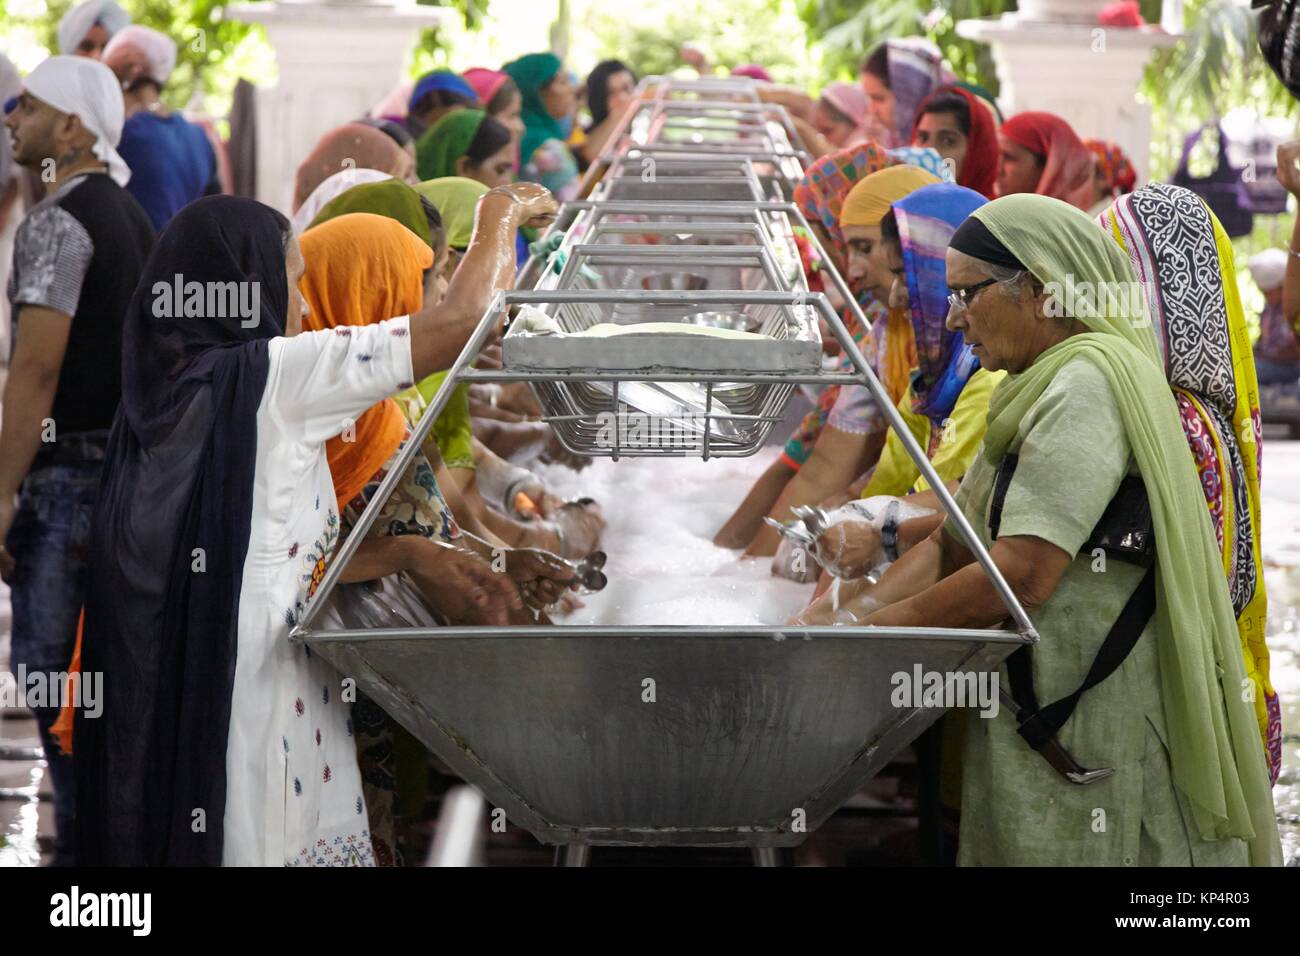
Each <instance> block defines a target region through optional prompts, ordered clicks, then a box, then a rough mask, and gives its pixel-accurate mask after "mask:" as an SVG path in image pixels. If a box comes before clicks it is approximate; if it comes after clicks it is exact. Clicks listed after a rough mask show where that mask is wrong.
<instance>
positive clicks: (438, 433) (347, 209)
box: [308, 179, 486, 468]
mask: <svg viewBox="0 0 1300 956" xmlns="http://www.w3.org/2000/svg"><path fill="white" fill-rule="evenodd" d="M485 189H486V187H485ZM428 198H429V201H430V202H432V203H433V204H434V206H435V208H438V210H439V212H440V213H441V211H442V210H441V207H439V206H438V203H437V202H436V201H435V200H434V199H433V198H432V197H428ZM351 212H369V213H374V214H375V215H377V216H386V217H387V218H389V219H395V220H396V221H397V222H400V223H401V224H402V225H403V226H405V227H406V228H407V229H410V230H411V231H412V232H413V233H415V234H416V235H417V236H419V237H420V238H421V239H423V240H424V241H425V242H427V243H428V244H429V245H430V246H432V245H433V234H432V233H431V232H430V231H429V217H428V215H426V214H425V211H424V203H423V202H422V200H421V195H420V193H419V192H416V190H415V189H414V188H412V187H411V186H408V185H407V184H406V183H404V182H402V181H401V180H398V179H386V180H384V181H383V182H379V183H365V184H363V185H360V186H353V187H352V188H351V189H349V190H347V191H346V192H344V193H340V194H339V195H338V196H336V197H334V198H333V199H331V200H330V201H329V202H327V203H326V204H325V205H324V206H323V207H322V208H321V211H320V212H319V213H317V214H316V218H315V219H313V220H312V221H311V226H309V227H308V229H309V230H310V229H311V228H312V227H314V226H318V225H320V224H321V223H322V222H326V221H328V220H330V219H334V218H336V217H338V216H343V215H346V214H348V213H351ZM470 216H471V219H470V225H471V227H472V226H473V218H472V217H473V212H472V211H471V213H470ZM443 228H444V231H446V230H447V226H446V224H445V223H444V224H443ZM467 242H468V240H467ZM434 251H435V252H436V251H437V250H436V249H435V250H434ZM446 377H447V372H436V373H434V374H433V375H430V376H429V377H428V378H426V379H424V380H423V381H421V382H420V383H419V384H418V386H417V388H418V389H419V391H420V394H421V395H422V396H423V401H425V402H428V401H432V400H433V396H434V395H436V394H437V392H438V388H439V386H441V385H442V382H443V380H444V379H445V378H446ZM410 391H412V392H414V389H412V390H410ZM398 397H399V398H401V397H402V396H401V395H399V396H398ZM412 397H414V396H408V399H409V398H412ZM399 404H400V405H401V407H402V410H403V411H404V412H406V413H407V418H408V421H410V424H411V425H412V426H414V425H415V424H416V423H417V422H418V421H419V415H418V414H414V415H413V414H411V410H412V409H413V408H414V409H415V410H416V411H417V412H418V411H419V409H421V408H422V407H423V405H422V404H421V403H420V402H419V401H416V402H414V403H413V402H412V401H409V400H408V401H402V402H399ZM433 438H434V441H435V442H436V443H437V447H438V450H439V452H440V454H441V455H442V458H443V461H445V462H446V463H447V466H448V467H450V468H473V467H474V432H473V422H472V420H471V418H470V412H469V385H468V384H461V385H458V386H456V391H455V392H453V393H452V396H451V400H450V401H449V402H448V403H447V405H446V406H445V407H444V408H443V410H442V413H441V414H439V415H438V418H437V420H436V421H435V422H434V423H433Z"/></svg>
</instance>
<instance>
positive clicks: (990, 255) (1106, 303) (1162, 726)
mask: <svg viewBox="0 0 1300 956" xmlns="http://www.w3.org/2000/svg"><path fill="white" fill-rule="evenodd" d="M1205 215H1206V216H1208V211H1207V212H1206V213H1205ZM947 281H948V286H949V288H950V289H951V290H952V292H953V300H952V302H953V305H954V308H953V310H952V312H951V313H950V315H949V318H948V325H949V327H950V328H952V329H955V330H957V331H960V332H961V334H962V336H963V338H964V339H965V342H966V344H968V345H969V346H970V347H971V348H972V350H973V351H974V353H975V355H976V356H978V357H979V359H980V362H981V364H982V365H983V366H984V367H985V368H987V369H990V370H999V369H1005V370H1006V371H1007V372H1008V373H1009V374H1008V375H1007V377H1006V378H1005V379H1003V381H1002V382H1001V383H1000V384H999V385H998V387H997V390H996V391H995V392H994V394H993V397H992V399H991V401H990V404H989V414H988V425H987V430H986V432H985V436H984V443H983V446H982V449H981V452H980V454H979V455H978V456H977V458H976V460H975V462H974V463H973V464H972V466H971V468H970V470H969V471H967V473H966V476H965V478H964V479H963V480H962V483H961V487H960V488H959V489H958V492H957V495H956V500H957V504H958V506H959V507H960V508H961V509H962V511H963V512H964V513H965V515H966V516H967V518H968V519H969V520H970V523H971V524H972V526H973V527H974V531H975V534H976V535H977V536H978V537H979V539H980V543H981V545H982V546H983V547H984V548H985V549H987V551H988V554H989V556H990V557H991V558H992V560H993V562H994V564H995V565H996V566H997V567H998V569H999V571H1000V572H1001V574H1002V576H1003V577H1004V578H1005V580H1006V582H1007V584H1008V585H1009V586H1010V588H1011V590H1012V592H1013V593H1014V594H1015V596H1016V598H1017V599H1018V600H1019V602H1020V604H1021V605H1022V606H1023V607H1024V608H1025V609H1026V610H1027V611H1028V613H1029V616H1030V619H1031V621H1032V622H1033V624H1034V627H1035V629H1036V630H1037V631H1038V632H1039V634H1040V635H1041V640H1040V642H1039V643H1038V644H1037V645H1035V646H1034V647H1032V649H1031V648H1028V647H1025V648H1021V649H1019V650H1017V651H1016V652H1015V653H1014V654H1013V655H1012V656H1011V657H1010V658H1008V660H1007V662H1006V664H1005V665H1004V670H1002V671H1000V672H999V678H1000V681H1001V686H1002V687H1003V688H1010V693H1011V695H1012V697H1013V698H1014V700H1015V703H1016V706H1015V707H1014V708H1013V707H1003V708H1001V709H1000V710H999V712H998V713H997V714H995V715H991V716H989V717H987V718H986V719H969V720H967V721H966V737H965V743H964V747H963V751H962V766H963V778H962V822H961V834H960V849H959V857H958V859H959V862H960V863H962V864H966V865H972V864H973V865H981V864H985V865H1009V864H1022V865H1023V864H1029V865H1066V864H1069V865H1103V866H1120V865H1123V866H1135V865H1147V866H1152V865H1164V866H1187V865H1201V866H1206V865H1208V866H1225V865H1247V864H1252V865H1257V866H1258V865H1278V864H1279V863H1280V860H1281V847H1280V844H1279V839H1278V832H1277V822H1276V818H1275V814H1274V808H1273V802H1272V799H1271V795H1270V793H1269V779H1268V773H1267V770H1266V765H1265V760H1264V753H1263V749H1262V748H1261V746H1260V740H1259V731H1258V728H1257V726H1256V721H1255V714H1254V712H1253V709H1252V706H1251V704H1250V703H1249V702H1248V701H1247V700H1245V699H1244V697H1245V696H1246V695H1244V694H1243V693H1242V687H1243V686H1246V683H1245V681H1246V678H1245V674H1244V669H1243V662H1242V650H1241V645H1240V640H1239V636H1238V631H1237V624H1236V619H1235V616H1234V610H1233V603H1232V598H1231V595H1230V593H1229V589H1228V584H1227V581H1226V580H1225V576H1224V567H1223V559H1222V555H1221V553H1220V549H1219V546H1218V545H1217V543H1216V539H1215V533H1214V529H1213V525H1212V523H1211V518H1210V514H1209V511H1208V509H1207V508H1206V507H1205V505H1204V503H1203V502H1204V497H1203V495H1202V491H1201V484H1200V479H1199V478H1198V474H1197V468H1196V463H1195V461H1194V459H1193V457H1192V455H1190V454H1189V453H1188V445H1187V442H1186V439H1185V436H1184V433H1183V426H1182V423H1181V417H1180V412H1179V407H1178V404H1177V402H1176V400H1175V397H1174V393H1173V391H1171V388H1170V383H1169V381H1168V380H1167V379H1166V377H1165V371H1164V367H1163V362H1162V359H1161V354H1160V349H1159V346H1158V344H1157V340H1156V336H1154V335H1153V334H1152V323H1151V316H1150V314H1149V313H1148V311H1147V306H1146V304H1145V302H1144V301H1143V300H1142V299H1141V298H1140V297H1139V298H1137V299H1136V301H1135V299H1134V298H1133V297H1132V296H1130V295H1129V294H1128V293H1129V292H1130V290H1132V289H1134V288H1136V287H1137V280H1136V274H1135V272H1134V269H1133V266H1132V265H1131V263H1130V261H1129V257H1128V256H1127V255H1126V254H1125V252H1124V251H1123V250H1122V249H1121V248H1120V246H1119V244H1118V243H1117V242H1115V241H1114V238H1113V237H1112V236H1111V235H1108V234H1107V233H1106V232H1103V231H1102V230H1100V229H1098V228H1097V226H1096V225H1095V224H1094V223H1093V221H1092V220H1091V219H1090V218H1088V216H1086V215H1084V214H1083V213H1082V212H1080V211H1079V210H1078V209H1076V208H1073V207H1071V206H1069V205H1068V204H1066V203H1063V202H1061V201H1060V200H1056V199H1052V198H1049V197H1046V196H1037V195H1030V194H1025V195H1015V196H1007V197H1004V198H1002V199H998V200H995V201H994V202H991V203H989V204H988V205H986V206H983V207H981V208H979V209H977V210H975V211H974V213H972V215H971V216H970V218H969V219H967V220H966V222H965V223H963V224H962V226H961V227H960V228H959V229H958V230H957V232H956V233H955V234H954V235H953V237H952V239H951V241H950V243H949V249H948V253H947ZM1084 283H1086V284H1087V285H1086V287H1085V286H1084ZM1072 288H1077V289H1079V290H1080V294H1079V295H1075V294H1072V293H1071V291H1070V290H1071V289H1072ZM1084 288H1086V289H1087V290H1088V293H1087V294H1084V293H1083V292H1082V290H1083V289H1084ZM1063 290H1065V291H1063ZM852 591H853V593H851V594H850V595H849V596H848V597H847V599H846V595H845V593H844V590H843V589H842V590H841V593H840V595H839V596H838V604H839V610H838V611H837V610H835V602H834V601H832V600H825V601H823V602H821V603H819V604H815V605H814V606H813V607H812V608H810V609H809V610H808V611H806V612H805V613H804V614H803V615H801V617H800V618H798V619H796V621H795V622H794V623H795V624H796V625H799V624H825V623H830V622H832V621H836V620H839V621H841V622H843V623H857V624H863V625H868V626H872V625H875V626H882V627H890V628H898V627H943V628H987V627H991V626H996V625H998V624H1000V623H1001V622H1003V621H1004V620H1006V618H1007V608H1006V606H1005V605H1004V604H1003V602H1002V600H1001V598H1000V596H999V594H998V591H997V589H996V588H995V587H994V585H993V583H992V582H991V581H990V580H989V578H988V576H987V574H986V573H985V572H984V569H983V568H982V567H981V566H980V565H979V564H978V562H976V560H975V556H974V554H973V553H972V550H971V548H970V546H969V545H968V543H967V541H966V540H965V538H964V537H963V535H962V533H961V532H960V531H959V530H958V529H957V527H956V526H955V524H954V523H953V522H951V521H947V522H944V523H943V524H942V525H941V526H940V527H937V528H935V530H934V532H933V533H932V534H931V535H930V536H929V537H927V538H926V539H925V540H923V541H921V542H920V543H919V544H917V545H916V546H915V547H914V548H912V549H911V550H910V551H908V552H907V553H906V554H904V555H903V556H902V557H901V558H900V559H899V560H898V561H897V562H895V563H894V564H893V565H892V566H891V567H890V568H889V570H888V571H887V572H886V573H885V574H884V576H883V577H882V578H881V579H880V581H879V583H877V584H876V585H865V586H861V587H856V588H854V589H852ZM1040 702H1041V703H1042V704H1043V705H1045V706H1043V707H1041V708H1040V706H1039V704H1040ZM1013 711H1014V712H1015V713H1013ZM1035 750H1038V751H1039V753H1036V752H1035ZM1062 752H1064V753H1065V754H1067V755H1072V756H1073V759H1075V760H1077V761H1079V762H1080V763H1081V764H1083V765H1086V766H1088V767H1100V768H1108V769H1110V770H1111V771H1112V772H1111V773H1109V774H1106V775H1104V777H1103V778H1100V779H1096V780H1095V782H1092V783H1090V784H1089V785H1087V786H1082V785H1080V784H1079V782H1078V781H1077V780H1075V779H1072V778H1070V777H1069V776H1068V775H1067V773H1066V772H1065V771H1066V769H1068V765H1067V761H1066V760H1064V759H1063V758H1062V757H1061V754H1062ZM1047 755H1051V756H1052V757H1053V758H1054V762H1050V763H1049V760H1047V759H1044V756H1047Z"/></svg>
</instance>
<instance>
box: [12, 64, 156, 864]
mask: <svg viewBox="0 0 1300 956" xmlns="http://www.w3.org/2000/svg"><path fill="white" fill-rule="evenodd" d="M122 116H123V108H122V94H121V90H120V89H119V88H118V85H117V82H116V80H115V79H114V77H113V74H112V71H110V70H109V69H108V68H107V67H105V66H104V65H103V64H101V63H98V62H96V61H93V60H89V59H85V58H82V57H67V56H57V57H51V58H50V59H48V60H46V61H45V62H44V63H42V64H41V65H40V66H38V67H37V68H36V69H35V70H33V71H32V74H31V75H30V76H29V77H28V78H27V80H26V81H25V83H24V89H23V92H22V94H21V95H20V96H19V97H18V100H17V103H16V104H15V105H14V106H13V108H12V109H11V110H10V111H9V112H8V113H7V114H6V116H5V125H6V126H7V127H8V129H9V132H10V135H11V137H12V143H13V153H14V160H15V162H17V163H19V164H20V165H22V166H25V167H26V168H28V169H30V170H32V171H33V172H35V173H37V174H39V175H40V176H41V179H42V180H43V181H44V183H45V190H46V192H45V197H44V198H43V199H42V200H41V201H40V202H38V203H37V204H36V205H34V206H33V207H32V208H31V210H30V211H29V212H28V214H27V216H26V218H24V219H23V222H22V224H21V225H20V226H19V227H18V234H17V236H16V237H15V241H14V258H13V270H12V272H11V273H10V276H9V287H8V296H9V301H10V303H11V305H12V307H13V314H14V317H15V322H14V347H13V355H12V359H11V361H10V368H9V378H8V381H7V383H6V385H5V392H4V421H3V427H0V542H2V543H3V546H0V575H3V577H4V579H5V580H6V581H7V582H8V583H9V586H10V588H11V590H12V601H13V641H12V653H11V657H12V660H13V666H14V671H15V677H16V679H17V681H18V689H19V693H20V694H23V695H24V696H23V697H22V698H21V699H23V700H24V701H26V703H27V705H28V707H29V708H30V709H31V710H32V712H33V713H34V714H35V715H36V720H37V724H38V726H39V728H40V732H41V742H42V744H43V746H44V749H45V756H46V759H47V761H48V762H49V770H50V777H51V780H52V783H53V789H54V808H55V820H56V825H57V828H58V835H57V842H56V849H55V863H56V864H68V863H71V862H73V859H74V848H73V845H72V836H73V832H74V827H73V818H74V813H75V806H76V804H75V792H74V789H73V788H74V785H75V784H74V779H75V778H74V776H73V771H72V765H71V764H72V761H71V758H70V757H68V756H65V755H63V754H61V753H60V752H59V750H58V748H57V745H56V744H55V742H54V740H53V738H52V737H51V735H50V727H51V725H52V724H53V723H54V720H55V719H56V718H57V717H58V712H59V707H60V705H63V704H66V703H68V701H67V700H66V699H60V697H63V698H66V696H67V694H66V692H64V693H62V694H61V695H55V694H51V693H49V692H48V689H49V688H62V687H66V681H65V680H63V679H62V676H63V675H65V674H66V672H67V669H68V664H69V662H70V660H71V658H72V652H73V646H74V642H75V639H76V633H77V620H78V616H79V614H80V611H81V605H82V599H83V595H84V587H85V577H86V566H87V558H88V555H89V545H90V527H91V519H92V516H93V513H94V508H95V498H96V494H97V492H98V488H99V477H100V469H101V462H102V461H103V458H104V450H105V447H106V445H107V441H108V430H109V427H110V426H111V425H112V423H113V414H114V412H115V411H116V409H117V404H118V399H119V397H120V393H121V375H122V321H123V317H124V316H125V314H126V309H127V305H128V303H129V302H130V299H131V296H132V295H133V294H134V292H135V286H136V283H137V282H138V280H139V277H140V273H141V271H142V269H143V267H144V262H145V259H146V257H147V256H148V254H149V249H150V247H151V246H152V244H153V227H152V226H151V225H150V223H149V219H148V217H147V216H146V215H145V213H144V210H142V209H141V208H140V206H139V204H138V203H137V202H136V201H135V200H134V199H132V198H131V196H130V195H129V194H128V193H127V192H126V190H125V189H123V188H122V185H121V184H122V183H124V182H125V181H126V178H127V177H128V176H129V172H128V171H127V170H126V166H125V164H124V163H123V162H122V159H121V157H120V156H118V154H117V152H116V150H115V149H114V147H115V146H116V144H117V142H118V140H119V138H120V137H121V131H122ZM93 693H101V694H102V688H99V687H98V686H97V683H96V681H95V679H94V678H93V676H89V675H88V677H87V678H83V680H82V681H81V694H80V697H81V704H82V705H83V707H84V708H85V712H86V714H87V715H88V716H89V715H90V714H93V713H94V712H95V709H96V708H97V707H102V705H103V700H102V696H101V699H100V700H99V701H98V702H96V701H94V700H91V699H90V695H91V694H93Z"/></svg>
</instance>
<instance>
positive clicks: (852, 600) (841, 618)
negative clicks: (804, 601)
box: [789, 579, 884, 627]
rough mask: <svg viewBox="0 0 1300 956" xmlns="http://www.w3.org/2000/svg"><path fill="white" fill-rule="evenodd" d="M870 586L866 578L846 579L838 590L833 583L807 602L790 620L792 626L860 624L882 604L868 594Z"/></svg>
mask: <svg viewBox="0 0 1300 956" xmlns="http://www.w3.org/2000/svg"><path fill="white" fill-rule="evenodd" d="M870 590H871V586H870V585H869V584H867V582H866V580H865V579H862V580H858V581H846V582H844V583H843V584H842V585H841V586H840V588H839V591H838V593H836V589H835V588H834V587H832V588H831V589H830V590H828V591H827V592H826V593H825V594H823V595H822V596H821V597H819V598H817V600H815V601H813V602H812V604H809V605H808V606H807V607H806V608H804V609H803V611H802V612H801V613H800V614H799V615H798V616H797V617H794V618H792V619H791V620H790V621H789V623H790V625H791V626H793V627H829V626H832V625H836V624H838V625H846V624H862V623H863V622H864V621H865V620H866V619H867V618H869V617H870V616H871V615H872V614H873V613H875V612H876V611H878V610H880V608H882V607H883V606H884V605H883V604H881V602H880V601H877V600H876V599H875V598H873V597H871V594H870Z"/></svg>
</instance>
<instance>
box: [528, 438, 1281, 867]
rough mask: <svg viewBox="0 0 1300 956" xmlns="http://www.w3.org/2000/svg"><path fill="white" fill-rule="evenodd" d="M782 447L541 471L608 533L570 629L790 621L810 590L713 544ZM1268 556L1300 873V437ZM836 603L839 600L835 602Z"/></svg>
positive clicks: (1275, 677) (1266, 546)
mask: <svg viewBox="0 0 1300 956" xmlns="http://www.w3.org/2000/svg"><path fill="white" fill-rule="evenodd" d="M777 452H778V449H776V448H764V449H762V450H761V451H760V452H759V453H758V454H757V455H755V456H753V457H751V458H740V459H734V458H733V459H717V460H713V461H708V462H705V461H700V460H698V459H689V458H683V459H651V458H631V459H624V460H622V461H619V462H612V461H610V460H608V459H597V460H596V462H595V463H594V464H593V465H592V466H591V467H590V468H587V469H586V470H584V471H583V472H582V473H581V474H578V473H575V472H573V471H570V470H569V469H567V468H564V467H562V466H559V465H549V466H548V465H541V464H534V466H533V467H534V468H535V469H536V470H537V471H538V473H539V474H540V475H542V477H543V478H544V480H545V481H546V482H547V484H548V486H549V487H551V489H552V490H553V491H555V492H556V493H557V494H560V495H562V496H563V497H566V498H577V497H582V496H584V495H589V496H590V497H592V498H595V499H596V500H597V501H598V502H600V503H601V504H602V505H603V512H604V515H605V518H606V520H607V521H608V522H609V526H608V527H607V528H606V531H605V536H604V538H603V540H602V544H601V548H602V550H604V551H605V552H607V553H608V555H609V561H608V564H607V565H606V567H605V572H606V573H607V574H608V575H609V585H608V586H607V587H606V588H605V590H604V591H601V592H600V593H598V594H589V595H584V596H583V598H582V600H583V601H584V602H585V604H586V607H585V608H582V609H580V610H578V611H575V612H574V613H573V614H572V615H570V616H569V617H567V618H564V619H563V623H565V624H595V625H601V624H606V625H612V624H646V625H653V624H713V625H729V626H736V625H746V624H781V623H783V622H785V621H787V620H789V619H790V618H791V617H793V616H794V615H796V614H798V613H799V612H800V611H801V610H803V608H804V607H805V606H806V605H807V604H808V602H809V601H810V600H811V597H812V587H811V586H810V585H807V584H798V583H795V582H793V581H787V580H784V579H782V578H777V577H773V576H772V574H771V572H770V569H771V559H768V558H760V559H754V560H741V559H740V553H739V552H737V551H729V550H726V549H723V548H717V547H715V546H714V545H713V543H712V540H711V539H712V537H713V535H714V534H715V533H716V532H717V530H718V528H720V527H721V526H722V524H723V523H724V522H725V521H726V519H727V518H728V517H729V516H730V515H731V512H732V510H734V508H735V507H736V505H737V504H738V503H739V502H740V500H741V498H742V497H743V496H744V495H745V493H746V492H747V491H748V490H749V487H750V485H751V484H752V483H753V481H754V480H755V479H756V478H757V477H758V476H759V475H760V474H761V473H762V471H763V469H764V468H766V467H767V466H768V465H769V464H770V463H771V461H772V460H773V458H774V457H775V456H776V454H777ZM1263 498H1264V502H1263V522H1262V524H1263V541H1262V543H1263V553H1264V564H1265V574H1264V577H1265V581H1266V585H1267V588H1268V597H1269V614H1268V629H1267V640H1268V646H1269V652H1270V656H1271V678H1272V682H1273V686H1274V689H1275V690H1276V692H1277V694H1278V697H1279V698H1280V700H1281V703H1282V730H1283V735H1284V737H1283V743H1282V749H1283V757H1282V773H1281V776H1280V779H1279V780H1278V782H1277V785H1276V786H1275V787H1274V788H1273V800H1274V804H1275V806H1276V809H1277V815H1278V824H1279V829H1280V831H1281V836H1282V851H1283V858H1284V859H1285V860H1286V861H1287V862H1288V864H1289V865H1291V866H1300V442H1270V443H1269V445H1268V447H1267V449H1266V467H1265V468H1264V483H1263ZM836 603H837V604H838V601H836Z"/></svg>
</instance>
